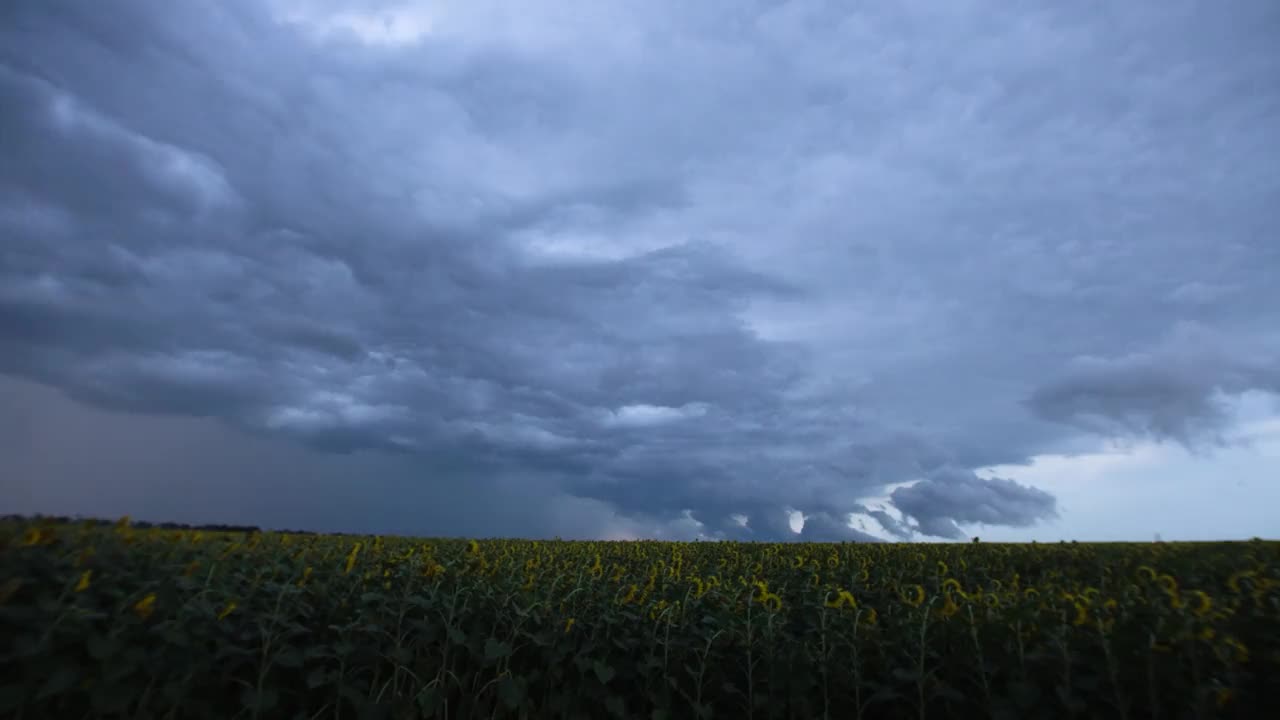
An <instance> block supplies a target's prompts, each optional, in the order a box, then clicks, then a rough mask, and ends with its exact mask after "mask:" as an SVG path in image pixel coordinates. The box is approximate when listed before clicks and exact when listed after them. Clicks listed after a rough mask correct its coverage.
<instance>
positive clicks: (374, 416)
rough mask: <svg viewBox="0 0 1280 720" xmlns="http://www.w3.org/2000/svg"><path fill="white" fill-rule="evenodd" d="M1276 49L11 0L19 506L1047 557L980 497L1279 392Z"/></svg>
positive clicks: (734, 8) (836, 18)
mask: <svg viewBox="0 0 1280 720" xmlns="http://www.w3.org/2000/svg"><path fill="white" fill-rule="evenodd" d="M1277 37H1280V9H1278V8H1277V6H1276V5H1275V4H1274V3H1270V2H1266V1H1265V0H1258V1H1257V2H1241V3H1233V4H1231V5H1230V6H1222V5H1219V4H1213V3H1196V2H1187V3H1180V4H1177V5H1176V6H1173V7H1170V6H1168V5H1167V4H1160V3H1127V4H1124V5H1123V6H1121V7H1111V8H1106V9H1102V8H1086V7H1084V6H1080V7H1065V6H1061V5H1060V4H1056V3H1049V2H1046V3H1043V4H1032V5H1027V6H1022V7H1019V8H1017V9H1011V8H1006V7H1004V6H1003V5H999V4H990V3H982V2H966V3H953V4H948V5H947V6H946V7H945V8H942V7H938V6H936V4H934V3H870V4H860V5H859V6H858V7H856V8H854V7H849V6H847V4H845V3H820V2H817V3H815V2H799V1H797V2H790V3H785V2H784V3H779V2H749V3H740V2H732V3H731V2H713V3H698V4H697V5H696V7H689V6H687V5H685V4H678V3H666V2H651V3H579V2H550V1H549V2H540V3H536V4H534V5H532V6H530V7H529V8H524V9H523V10H522V11H521V12H520V13H518V14H512V13H510V12H508V11H506V10H504V9H503V8H502V6H500V5H491V4H489V3H484V2H479V3H476V2H467V3H449V2H422V3H395V4H392V3H384V2H363V3H355V2H352V3H343V2H320V1H315V2H309V1H305V0H297V1H292V2H288V1H284V0H281V1H279V2H265V3H264V2H248V1H244V2H223V3H207V4H192V3H164V2H146V1H143V0H121V1H120V2H116V3H112V5H111V7H110V9H107V8H104V7H102V6H99V5H95V4H86V3H78V2H59V1H53V2H50V1H48V0H43V1H36V0H16V1H13V2H7V3H4V4H3V7H2V8H0V107H2V108H3V113H2V114H0V157H3V158H4V160H3V162H2V163H0V373H4V374H5V375H6V376H8V377H7V379H5V380H4V381H3V383H4V384H5V385H8V386H11V387H12V388H15V389H14V390H12V391H11V395H10V397H12V398H16V400H14V402H11V403H6V407H5V408H3V409H0V415H3V417H0V421H4V422H6V423H8V425H9V426H14V427H19V426H20V427H27V428H40V430H39V432H38V433H36V432H35V431H27V432H12V433H5V437H4V438H3V440H0V443H3V445H0V451H3V452H0V456H4V457H8V458H11V459H10V460H8V462H9V463H10V465H11V466H12V467H10V468H9V471H8V472H6V470H5V467H4V466H0V473H2V474H4V475H5V477H6V478H10V479H8V480H6V481H5V483H6V486H8V487H6V489H5V492H6V495H10V496H11V497H14V498H18V499H19V500H17V501H15V504H18V505H21V506H23V507H24V508H28V509H36V510H42V511H46V512H57V511H59V509H60V508H67V507H71V506H72V505H74V506H75V507H77V508H83V507H88V506H90V505H93V504H94V501H95V500H97V501H101V502H99V503H98V504H100V505H101V504H107V505H111V503H108V502H106V501H107V499H109V498H133V499H134V503H135V504H142V505H145V506H146V507H148V508H150V510H149V512H151V513H152V514H154V515H156V516H162V515H163V516H182V517H188V516H190V513H189V512H187V511H184V510H183V505H182V498H183V497H199V498H202V499H201V500H200V501H199V507H200V512H201V513H206V514H212V515H218V517H217V518H210V520H216V521H241V520H243V521H249V522H263V523H282V522H283V523H287V524H290V525H294V526H306V525H311V526H315V527H318V528H322V529H344V528H352V529H359V530H361V531H371V532H376V531H396V532H412V533H419V534H422V533H425V534H441V533H458V534H476V535H510V534H526V535H541V536H546V535H551V534H557V533H559V534H563V535H566V536H568V535H575V536H591V537H622V536H626V537H695V536H703V537H719V538H739V539H766V540H767V539H802V540H803V539H812V540H865V539H872V535H870V534H867V533H864V532H863V531H861V530H858V529H855V527H854V526H851V525H850V516H851V514H861V515H865V516H867V517H871V518H874V519H875V520H876V522H877V523H878V524H879V525H880V527H881V529H882V530H884V533H882V535H881V536H883V537H891V538H908V537H917V536H932V537H938V538H948V539H954V538H959V537H962V536H964V535H965V534H967V532H968V530H967V529H966V528H968V527H972V526H981V525H1005V526H1013V527H1025V526H1029V525H1033V524H1034V523H1036V522H1037V521H1040V520H1044V519H1047V518H1052V517H1055V515H1056V514H1057V513H1058V508H1057V507H1056V504H1055V501H1054V498H1053V496H1052V495H1050V494H1048V493H1046V492H1044V491H1042V490H1038V489H1036V488H1034V487H1030V486H1027V485H1022V484H1018V483H1016V482H1014V481H1012V480H1004V479H987V478H982V477H980V476H979V475H977V474H976V471H977V470H979V469H981V468H984V467H988V466H992V465H1016V464H1019V463H1026V462H1028V460H1029V459H1030V458H1032V457H1033V456H1035V455H1037V454H1039V453H1048V452H1057V453H1062V452H1074V451H1081V449H1082V448H1085V447H1088V446H1089V443H1096V442H1102V441H1104V440H1107V439H1112V438H1117V437H1154V438H1157V439H1173V440H1177V441H1180V442H1183V443H1185V444H1195V443H1197V442H1200V441H1201V440H1203V439H1205V438H1212V437H1215V436H1216V434H1218V433H1220V432H1221V431H1222V430H1223V426H1224V423H1225V422H1226V418H1227V417H1228V414H1227V413H1226V412H1225V411H1224V410H1223V409H1222V404H1223V403H1225V402H1228V401H1229V400H1230V399H1231V398H1233V397H1237V396H1240V395H1241V394H1243V393H1246V392H1251V391H1264V392H1272V393H1275V392H1280V375H1278V374H1277V368H1278V367H1280V330H1278V329H1280V282H1278V281H1277V280H1278V279H1280V272H1278V271H1280V235H1278V231H1280V215H1278V214H1277V210H1276V208H1277V207H1280V205H1278V204H1277V203H1278V202H1280V170H1278V169H1277V168H1276V166H1275V164H1274V163H1269V162H1267V161H1266V160H1265V158H1266V157H1267V156H1268V155H1269V152H1270V151H1272V150H1273V149H1274V148H1275V147H1276V146H1277V144H1278V142H1280V86H1278V85H1277V83H1276V80H1275V78H1277V77H1280V52H1277V51H1276V50H1275V43H1274V40H1275V38H1277ZM19 400H20V402H19ZM40 408H44V409H43V410H41V409H40ZM36 416H39V417H45V418H48V417H54V416H57V417H66V418H72V417H74V418H79V419H78V420H74V421H73V420H66V421H65V422H61V423H53V422H50V421H47V420H46V421H39V422H37V421H36V420H32V419H31V418H32V417H36ZM6 418H7V419H6ZM156 423H159V424H158V425H157V424H156ZM166 423H168V425H166ZM60 426H66V427H76V428H79V431H78V434H77V433H68V434H66V435H59V441H58V442H57V443H54V444H50V443H49V441H48V438H47V437H46V436H47V435H50V434H58V433H59V431H58V430H57V428H58V427H60ZM108 426H110V427H113V428H114V430H113V432H112V433H111V434H110V437H112V438H114V440H113V441H112V443H111V447H103V446H102V444H101V442H99V441H96V440H94V441H93V442H90V440H91V439H92V438H94V437H96V436H101V435H102V432H101V431H99V430H96V429H95V428H99V427H108ZM159 427H172V428H178V429H174V430H172V433H174V434H173V436H172V437H170V436H169V435H166V434H165V432H162V431H160V430H158V429H157V428H159ZM130 428H132V429H131V430H130ZM34 435H39V437H34ZM95 443H96V444H95ZM161 445H163V446H164V448H163V449H162V448H161V447H160V446H161ZM33 448H43V450H40V451H39V452H37V450H35V449H33ZM94 448H96V449H94ZM40 453H44V455H41V454H40ZM59 453H62V454H66V453H71V454H82V455H83V456H84V457H97V458H100V459H99V460H98V461H97V462H95V463H94V464H93V468H94V472H92V473H90V472H89V470H88V467H89V466H76V467H82V468H83V470H84V472H85V473H86V475H92V476H93V477H84V478H79V479H73V478H72V476H73V474H74V473H72V471H71V470H70V469H68V467H69V466H67V465H65V464H59V462H60V461H55V459H51V457H50V456H51V455H56V454H59ZM151 454H154V455H156V456H163V457H166V458H168V460H167V461H165V462H155V463H148V462H146V461H145V458H146V457H148V456H149V455H151ZM12 458H19V459H18V460H14V459H12ZM22 458H25V459H22ZM209 458H220V460H219V461H218V462H216V463H213V462H211V461H209V460H208V459H209ZM15 463H16V465H15ZM184 463H185V464H186V465H190V466H191V469H190V470H189V472H188V471H185V470H184ZM196 466H200V467H202V468H204V469H200V470H197V469H195V468H196ZM211 467H216V468H217V472H213V471H211V470H209V469H208V468H211ZM18 469H21V473H19V472H18ZM184 472H188V474H187V476H186V479H184V480H183V481H182V482H180V483H178V484H177V485H174V486H172V487H175V488H176V487H181V486H184V484H185V486H187V487H189V488H190V487H197V486H198V487H199V488H201V490H200V492H197V493H194V495H193V494H192V493H193V491H191V490H190V489H188V490H186V491H179V490H176V489H174V490H169V491H166V490H165V489H164V488H166V487H170V485H169V484H168V483H167V481H165V480H164V479H163V478H164V477H167V476H172V475H181V474H183V473H184ZM19 476H20V479H18V480H13V479H12V478H15V477H19ZM219 478H223V480H221V481H220V480H219ZM230 478H234V481H232V480H230ZM59 483H61V485H59ZM55 485H56V486H58V487H63V488H71V487H74V488H75V491H74V494H75V496H76V497H77V498H79V499H77V500H76V501H75V502H74V503H72V502H71V501H69V500H67V497H68V496H69V495H70V494H71V492H72V491H71V490H69V489H66V490H64V491H62V492H63V495H59V493H58V492H52V491H50V490H48V488H51V487H54V486H55ZM143 487H145V488H148V489H147V491H146V492H142V491H141V490H140V488H143ZM166 497H167V498H168V499H165V498H166ZM246 497H252V498H253V502H252V503H250V504H249V505H248V506H246V504H245V501H244V498H246ZM876 497H885V498H887V501H886V503H887V504H886V505H884V506H877V507H871V506H870V505H868V498H876ZM60 498H61V499H60ZM352 498H359V500H358V503H357V505H358V507H359V508H360V510H359V512H358V513H357V514H358V517H354V518H353V516H352V515H351V514H350V513H343V512H340V511H339V508H344V507H351V503H352V502H355V501H353V500H352ZM295 501H296V502H295ZM115 504H116V505H126V504H127V503H124V502H123V501H121V502H117V503H115ZM112 507H114V505H112ZM121 509H122V510H124V509H125V508H121ZM418 510H420V511H421V512H418ZM793 511H796V512H799V513H801V514H802V515H803V516H804V517H805V521H804V526H803V528H802V529H801V530H800V531H799V532H798V533H797V532H793V530H792V527H791V525H790V513H791V512H793ZM159 519H166V518H165V517H159Z"/></svg>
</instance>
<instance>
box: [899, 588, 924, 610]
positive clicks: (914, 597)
mask: <svg viewBox="0 0 1280 720" xmlns="http://www.w3.org/2000/svg"><path fill="white" fill-rule="evenodd" d="M903 589H904V590H907V591H910V595H908V594H907V593H906V592H903V593H901V594H900V597H901V598H902V602H904V603H906V604H908V605H910V606H911V607H920V604H921V603H923V602H924V597H925V593H924V587H923V586H921V585H908V586H907V587H905V588H903Z"/></svg>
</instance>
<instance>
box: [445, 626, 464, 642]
mask: <svg viewBox="0 0 1280 720" xmlns="http://www.w3.org/2000/svg"><path fill="white" fill-rule="evenodd" d="M449 641H450V642H452V643H453V644H454V645H466V644H467V635H466V633H464V632H462V631H461V630H459V629H458V628H456V627H450V628H449Z"/></svg>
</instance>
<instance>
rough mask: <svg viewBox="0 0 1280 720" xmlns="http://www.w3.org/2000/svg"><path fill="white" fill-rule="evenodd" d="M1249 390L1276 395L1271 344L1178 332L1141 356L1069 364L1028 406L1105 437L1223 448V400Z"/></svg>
mask: <svg viewBox="0 0 1280 720" xmlns="http://www.w3.org/2000/svg"><path fill="white" fill-rule="evenodd" d="M1248 390H1264V391H1268V392H1273V393H1275V392H1280V352H1278V348H1277V346H1276V345H1275V344H1274V342H1271V343H1269V344H1268V343H1266V342H1256V341H1255V342H1248V343H1244V342H1240V341H1238V340H1236V339H1235V338H1233V337H1231V336H1224V335H1223V334H1221V333H1217V332H1213V331H1210V330H1207V329H1205V328H1203V327H1199V326H1181V327H1178V328H1176V329H1175V330H1174V331H1173V332H1172V333H1171V335H1170V337H1169V338H1168V339H1166V340H1165V341H1163V342H1162V343H1160V344H1159V345H1158V346H1156V347H1153V348H1152V349H1151V350H1150V351H1147V352H1139V353H1133V354H1128V355H1122V356H1119V357H1091V356H1084V357H1079V358H1075V359H1074V360H1073V361H1072V362H1071V363H1070V364H1069V366H1068V368H1067V370H1066V372H1065V373H1063V375H1062V376H1061V377H1059V378H1057V379H1054V380H1052V381H1051V382H1049V383H1047V384H1045V385H1044V386H1042V387H1040V388H1038V389H1037V390H1036V391H1035V392H1034V393H1033V394H1032V395H1031V397H1030V398H1029V401H1028V404H1029V406H1030V407H1031V408H1032V409H1033V410H1034V411H1035V412H1036V413H1038V414H1040V415H1041V416H1043V417H1045V418H1047V419H1050V420H1055V421H1059V422H1063V423H1068V424H1072V425H1075V426H1078V427H1080V428H1082V429H1085V430H1091V431H1094V432H1098V433H1101V434H1103V435H1137V436H1144V435H1145V436H1153V437H1156V438H1169V439H1174V440H1177V441H1179V442H1181V443H1183V444H1184V445H1188V446H1192V447H1194V446H1197V445H1199V444H1200V442H1201V441H1204V440H1218V441H1220V440H1221V437H1220V434H1219V431H1221V430H1222V429H1223V426H1224V424H1225V423H1226V422H1227V420H1228V419H1229V417H1228V416H1229V412H1228V407H1227V405H1226V398H1229V397H1231V396H1238V395H1240V394H1241V393H1243V392H1245V391H1248Z"/></svg>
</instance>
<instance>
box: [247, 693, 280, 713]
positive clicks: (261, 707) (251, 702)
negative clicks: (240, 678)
mask: <svg viewBox="0 0 1280 720" xmlns="http://www.w3.org/2000/svg"><path fill="white" fill-rule="evenodd" d="M276 699H277V696H276V691H275V690H272V689H271V688H263V689H262V692H258V691H257V690H256V689H255V688H245V689H244V692H242V693H240V704H241V705H243V706H244V707H246V708H249V709H251V710H255V711H257V712H263V711H266V710H270V709H272V708H274V707H275V706H276Z"/></svg>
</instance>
